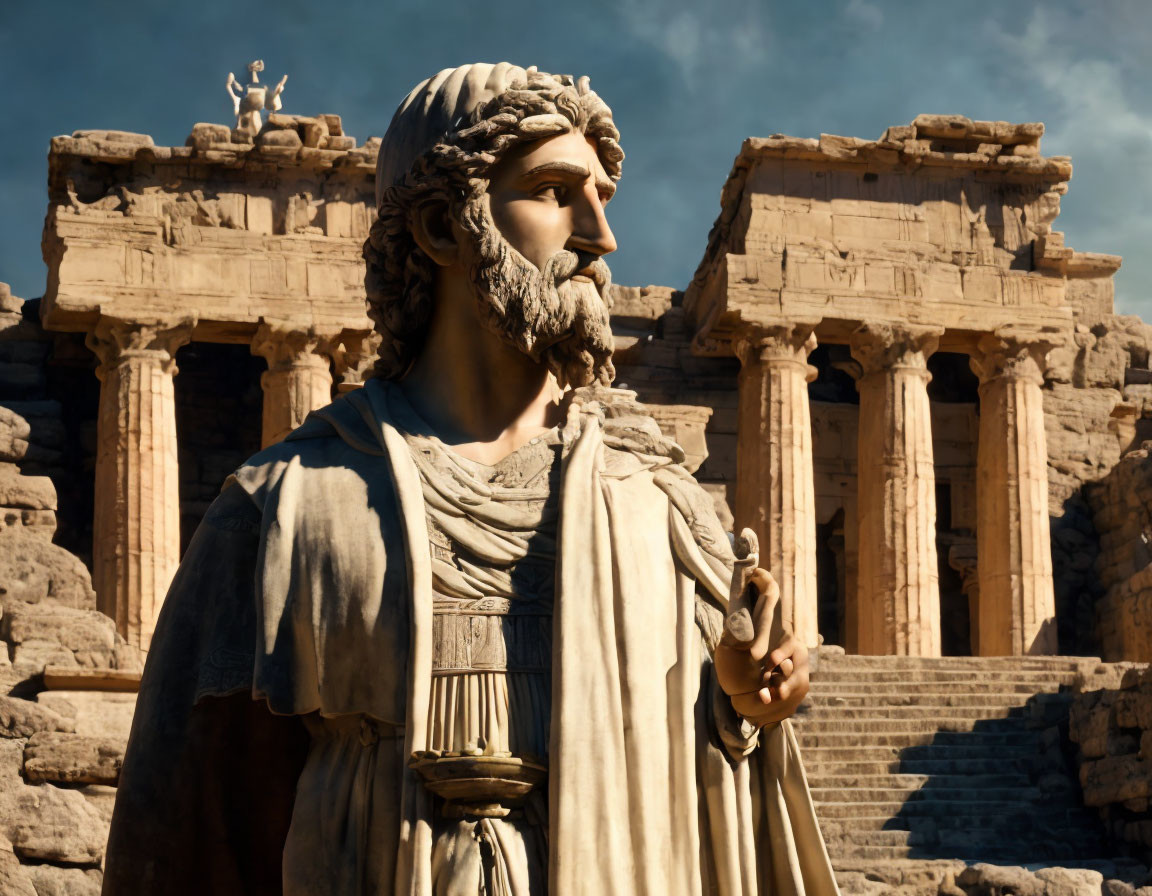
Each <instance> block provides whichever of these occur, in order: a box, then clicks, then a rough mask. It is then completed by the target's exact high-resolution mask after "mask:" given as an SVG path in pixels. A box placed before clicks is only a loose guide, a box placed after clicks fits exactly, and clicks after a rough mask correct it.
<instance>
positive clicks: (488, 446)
mask: <svg viewBox="0 0 1152 896" xmlns="http://www.w3.org/2000/svg"><path fill="white" fill-rule="evenodd" d="M445 280H447V282H444V281H445ZM435 308H436V311H435V312H434V313H433V316H432V321H431V322H430V325H429V330H428V338H427V339H426V341H425V343H424V347H423V350H422V351H421V353H420V356H419V358H417V360H416V362H415V364H414V365H413V367H412V369H411V370H410V371H409V372H408V374H407V375H406V376H405V377H404V380H403V381H402V382H401V384H400V386H401V388H402V389H403V390H404V394H405V395H406V396H407V398H408V400H409V402H411V404H412V406H413V408H414V409H415V410H416V412H417V413H418V414H420V416H421V417H423V418H424V420H425V421H427V422H428V424H429V425H431V426H432V427H433V428H434V429H435V430H436V434H437V435H438V436H439V437H440V439H441V440H442V441H444V442H445V443H446V444H449V445H452V446H453V449H454V450H455V451H457V452H458V453H459V454H462V455H463V456H464V457H467V458H470V459H472V460H475V461H479V462H481V463H495V462H497V461H499V460H502V459H503V458H504V457H506V456H507V455H509V454H511V453H512V452H513V451H515V450H516V449H518V448H520V447H521V446H522V445H524V444H525V443H526V442H528V441H529V440H531V439H533V438H535V437H536V436H538V435H540V434H541V433H542V432H545V431H547V430H548V429H550V428H551V427H553V426H555V425H556V424H558V423H559V422H560V407H559V401H560V390H559V387H558V386H557V385H556V381H555V379H554V378H553V377H552V376H551V374H550V373H549V372H548V368H547V366H546V365H545V364H543V363H540V362H536V361H533V360H532V359H531V358H529V357H528V356H527V355H525V354H524V353H523V352H521V351H519V350H518V349H516V348H515V347H514V346H511V345H509V344H508V343H507V342H505V341H504V340H503V339H501V338H500V337H499V336H497V335H496V334H495V333H492V332H491V331H490V330H488V328H487V327H485V326H484V324H483V323H482V321H481V319H480V310H479V308H478V307H477V302H476V299H475V297H474V295H473V294H472V286H471V284H470V283H467V282H463V283H454V282H452V280H451V279H449V278H443V279H441V281H440V282H439V283H438V287H437V295H436V299H435Z"/></svg>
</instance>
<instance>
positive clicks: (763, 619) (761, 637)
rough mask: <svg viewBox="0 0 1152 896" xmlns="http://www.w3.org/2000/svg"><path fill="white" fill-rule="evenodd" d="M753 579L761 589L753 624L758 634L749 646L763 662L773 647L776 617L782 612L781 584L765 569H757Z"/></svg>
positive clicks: (754, 655) (753, 657)
mask: <svg viewBox="0 0 1152 896" xmlns="http://www.w3.org/2000/svg"><path fill="white" fill-rule="evenodd" d="M752 581H753V582H754V583H755V584H756V587H757V589H758V590H759V591H760V597H759V599H758V600H757V601H756V607H755V609H754V610H753V613H752V624H753V626H754V627H755V630H756V636H755V638H754V639H753V640H752V644H751V646H750V647H749V650H748V652H749V654H750V655H751V657H752V659H754V660H755V661H756V662H758V663H759V662H761V661H763V659H764V658H765V657H766V656H767V655H768V651H770V650H771V649H772V647H773V642H772V633H773V629H774V624H773V623H774V620H775V617H776V616H778V615H779V612H780V586H779V585H777V584H776V580H775V579H773V578H772V576H771V574H770V573H769V572H768V571H767V570H764V569H757V570H755V571H754V572H753V574H752Z"/></svg>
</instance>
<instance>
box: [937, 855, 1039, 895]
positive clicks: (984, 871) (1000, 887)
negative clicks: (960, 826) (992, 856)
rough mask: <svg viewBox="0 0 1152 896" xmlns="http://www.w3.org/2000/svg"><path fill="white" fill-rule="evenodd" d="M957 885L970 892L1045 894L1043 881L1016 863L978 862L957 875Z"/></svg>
mask: <svg viewBox="0 0 1152 896" xmlns="http://www.w3.org/2000/svg"><path fill="white" fill-rule="evenodd" d="M956 885H957V886H958V887H960V888H961V889H963V890H964V891H965V892H966V893H969V894H980V896H984V894H991V893H1013V894H1015V896H1045V892H1044V891H1045V886H1044V883H1043V882H1042V881H1039V880H1037V879H1036V877H1035V876H1034V875H1033V874H1031V873H1030V872H1029V871H1027V870H1026V869H1024V868H1020V867H1017V866H1014V865H985V864H983V863H977V864H975V865H973V866H971V867H970V868H965V869H964V870H963V871H961V872H960V873H959V874H958V875H957V876H956Z"/></svg>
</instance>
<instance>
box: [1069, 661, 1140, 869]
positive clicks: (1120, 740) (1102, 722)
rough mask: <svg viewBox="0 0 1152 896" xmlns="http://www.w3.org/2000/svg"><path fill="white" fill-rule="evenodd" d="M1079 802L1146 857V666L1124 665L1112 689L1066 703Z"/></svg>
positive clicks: (1087, 694)
mask: <svg viewBox="0 0 1152 896" xmlns="http://www.w3.org/2000/svg"><path fill="white" fill-rule="evenodd" d="M1069 736H1070V737H1071V739H1072V740H1073V741H1074V742H1075V743H1076V744H1077V745H1078V746H1079V759H1080V783H1081V785H1082V787H1083V790H1084V802H1085V804H1087V805H1089V806H1094V807H1096V808H1098V809H1099V810H1100V815H1101V818H1102V819H1103V821H1104V824H1105V826H1106V828H1107V829H1108V831H1109V833H1110V834H1111V835H1112V836H1113V837H1115V838H1117V839H1118V840H1121V841H1124V842H1127V843H1130V844H1132V845H1133V846H1134V847H1135V848H1137V849H1139V850H1142V851H1143V853H1144V855H1145V857H1146V858H1149V859H1152V821H1150V820H1149V808H1150V807H1152V669H1149V668H1148V667H1135V668H1130V669H1128V670H1127V671H1126V672H1125V673H1124V677H1123V679H1122V681H1121V683H1120V687H1119V688H1117V689H1107V690H1098V691H1088V692H1085V693H1083V694H1080V695H1078V696H1077V698H1076V700H1075V702H1074V703H1073V705H1072V711H1071V718H1070V725H1069Z"/></svg>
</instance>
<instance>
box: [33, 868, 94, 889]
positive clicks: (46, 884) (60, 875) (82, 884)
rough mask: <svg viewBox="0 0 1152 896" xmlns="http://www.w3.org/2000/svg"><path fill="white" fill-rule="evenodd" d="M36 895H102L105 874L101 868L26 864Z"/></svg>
mask: <svg viewBox="0 0 1152 896" xmlns="http://www.w3.org/2000/svg"><path fill="white" fill-rule="evenodd" d="M25 870H26V872H27V874H28V877H29V879H30V880H31V881H32V885H33V886H34V887H35V888H36V896H100V887H101V884H103V882H104V875H103V873H102V872H101V871H100V869H99V868H60V867H58V866H56V865H26V866H25Z"/></svg>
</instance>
